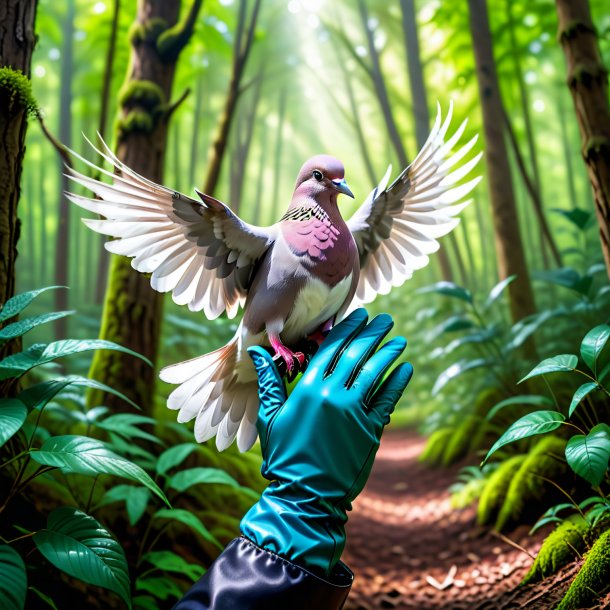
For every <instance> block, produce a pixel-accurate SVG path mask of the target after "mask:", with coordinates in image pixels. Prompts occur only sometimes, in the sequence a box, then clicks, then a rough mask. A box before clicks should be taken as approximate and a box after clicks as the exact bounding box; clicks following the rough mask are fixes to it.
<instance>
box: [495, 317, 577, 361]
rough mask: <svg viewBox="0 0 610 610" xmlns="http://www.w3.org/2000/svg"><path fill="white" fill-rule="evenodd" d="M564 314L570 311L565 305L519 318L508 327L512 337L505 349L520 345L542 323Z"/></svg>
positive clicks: (508, 349)
mask: <svg viewBox="0 0 610 610" xmlns="http://www.w3.org/2000/svg"><path fill="white" fill-rule="evenodd" d="M566 315H570V311H569V310H568V309H566V308H565V307H559V308H557V309H546V310H544V311H542V312H541V313H538V314H533V315H531V316H527V317H526V318H523V320H519V322H517V323H515V324H513V325H512V327H511V329H510V335H511V337H512V339H511V340H510V341H509V342H508V343H507V345H506V348H505V349H506V350H507V351H510V350H513V349H516V348H518V347H521V345H523V344H524V343H525V341H527V339H529V337H531V336H532V335H533V334H534V333H535V332H536V331H537V330H538V329H539V328H540V327H541V326H542V325H543V324H545V323H546V322H548V321H549V320H551V319H553V318H557V317H559V316H566Z"/></svg>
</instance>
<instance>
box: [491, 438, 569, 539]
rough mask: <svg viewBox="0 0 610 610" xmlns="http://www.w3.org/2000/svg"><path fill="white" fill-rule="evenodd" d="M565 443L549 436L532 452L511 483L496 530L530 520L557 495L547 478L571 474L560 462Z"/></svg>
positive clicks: (557, 477) (552, 479)
mask: <svg viewBox="0 0 610 610" xmlns="http://www.w3.org/2000/svg"><path fill="white" fill-rule="evenodd" d="M565 444H566V443H565V440H563V439H561V438H557V437H555V436H547V437H545V438H543V439H541V440H540V441H539V442H538V443H537V444H536V445H535V446H534V447H533V449H531V450H530V452H529V453H528V455H527V456H526V458H525V459H524V460H523V462H522V463H521V465H520V466H519V469H518V470H517V471H516V472H515V474H514V476H513V477H512V479H511V480H510V483H509V486H508V490H507V492H506V497H505V498H504V502H503V503H502V507H501V508H500V510H499V512H498V517H497V519H496V523H495V529H496V530H498V531H503V530H505V529H506V528H508V527H510V526H512V525H514V524H516V523H520V522H522V521H523V520H527V519H531V517H532V515H533V514H535V513H536V511H537V510H539V508H540V506H544V503H545V502H548V500H549V499H550V498H553V497H555V496H556V495H557V493H558V492H557V490H556V489H555V488H554V486H553V485H552V484H549V483H548V482H547V479H548V480H551V481H554V480H556V479H559V478H564V479H565V475H566V474H567V473H568V472H569V470H568V469H567V468H566V466H565V463H564V462H563V461H562V460H561V455H562V454H563V451H564V448H565Z"/></svg>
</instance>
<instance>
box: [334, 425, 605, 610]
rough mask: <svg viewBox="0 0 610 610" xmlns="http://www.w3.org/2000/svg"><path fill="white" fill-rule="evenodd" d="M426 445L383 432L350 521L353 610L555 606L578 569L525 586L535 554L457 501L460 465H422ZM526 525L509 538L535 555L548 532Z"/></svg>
mask: <svg viewBox="0 0 610 610" xmlns="http://www.w3.org/2000/svg"><path fill="white" fill-rule="evenodd" d="M424 443H425V440H424V439H422V438H420V437H418V436H417V435H416V434H415V433H413V432H409V431H394V430H389V431H388V432H387V433H386V434H385V436H384V439H383V442H382V445H381V448H380V450H379V453H378V455H377V459H376V461H375V466H374V468H373V472H372V474H371V478H370V479H369V482H368V484H367V487H366V490H365V491H364V492H363V493H362V494H361V496H360V497H359V498H358V499H357V500H356V502H355V503H354V510H353V513H352V514H351V515H350V519H349V522H348V526H347V540H348V544H347V548H346V551H345V553H344V555H343V560H344V561H345V563H347V565H348V566H350V568H351V569H352V570H353V571H354V573H355V577H356V578H355V583H354V586H353V588H352V592H351V594H350V597H349V599H348V601H347V604H346V606H345V608H346V610H372V609H374V608H375V609H376V608H405V609H407V608H408V609H410V610H414V609H416V610H432V609H435V610H438V609H443V610H462V609H463V610H503V609H505V608H506V609H508V608H541V609H547V608H552V607H553V606H554V605H555V604H556V603H557V601H559V600H560V599H561V597H562V594H563V592H564V591H565V589H566V587H567V583H568V582H569V578H570V575H571V574H573V573H575V569H576V568H575V567H574V566H571V567H570V568H569V569H567V570H564V571H563V572H562V573H560V574H559V575H558V576H556V577H554V578H551V579H547V580H546V581H545V582H544V583H542V584H539V585H536V586H529V587H523V588H517V585H518V584H519V582H520V580H521V579H522V578H523V576H524V575H525V573H526V571H527V569H528V568H529V566H530V565H531V563H532V559H531V558H530V557H529V556H528V555H527V554H526V553H524V552H522V551H520V550H518V549H516V548H514V547H513V546H511V545H510V544H508V543H507V542H505V541H503V540H502V539H501V538H499V537H498V536H497V535H494V534H492V533H490V532H488V531H487V529H482V528H479V527H478V526H477V525H476V519H475V516H476V515H475V509H474V507H470V508H467V509H464V510H459V511H458V510H455V509H453V508H452V507H451V505H450V502H449V493H448V492H447V488H448V487H449V485H451V484H452V483H453V482H454V481H455V475H456V473H457V471H458V470H459V466H457V467H453V468H451V469H438V470H437V469H432V468H430V467H428V466H425V465H423V464H421V463H420V462H419V461H418V456H419V454H420V453H421V451H422V449H423V447H424ZM528 529H529V528H527V527H521V528H518V529H517V530H515V531H513V532H511V533H510V535H509V537H510V539H511V540H513V541H514V542H516V543H518V544H519V545H521V546H523V547H524V548H525V549H527V551H528V552H529V553H530V554H531V555H535V554H536V553H537V552H538V549H539V548H540V544H541V542H542V539H543V535H539V536H538V537H535V538H532V537H529V536H527V531H528ZM452 574H454V575H453V576H452ZM427 577H431V578H433V579H435V580H436V581H437V582H436V585H437V586H436V587H435V586H433V584H431V583H430V582H429V581H428V579H427ZM448 577H449V578H448ZM446 578H448V580H447V582H446V583H445V584H446V585H447V586H446V587H445V588H443V590H440V587H439V585H442V584H443V581H444V580H445V579H446ZM597 607H600V606H597ZM601 607H603V606H601Z"/></svg>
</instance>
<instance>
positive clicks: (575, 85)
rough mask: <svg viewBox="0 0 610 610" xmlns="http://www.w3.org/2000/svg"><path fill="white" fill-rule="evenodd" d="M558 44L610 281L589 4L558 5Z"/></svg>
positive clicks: (609, 110)
mask: <svg viewBox="0 0 610 610" xmlns="http://www.w3.org/2000/svg"><path fill="white" fill-rule="evenodd" d="M556 3H557V15H558V18H559V41H560V43H561V46H562V48H563V51H564V53H565V56H566V60H567V68H568V83H567V84H568V87H569V89H570V93H571V94H572V100H573V101H574V108H575V110H576V118H577V120H578V127H579V128H580V139H581V142H582V155H583V158H584V161H585V164H586V166H587V170H588V173H589V180H590V182H591V186H592V187H593V196H594V198H595V213H596V215H597V221H598V223H599V236H600V241H601V246H602V252H603V255H604V260H605V262H606V271H607V273H608V277H610V106H609V104H608V71H607V70H606V68H605V66H604V64H603V63H602V58H601V54H600V51H599V43H598V40H597V30H596V29H595V26H594V25H593V21H592V20H591V12H590V10H589V2H588V1H587V0H556Z"/></svg>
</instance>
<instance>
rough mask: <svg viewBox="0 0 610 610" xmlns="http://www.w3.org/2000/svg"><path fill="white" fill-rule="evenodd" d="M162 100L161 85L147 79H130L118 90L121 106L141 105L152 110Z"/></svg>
mask: <svg viewBox="0 0 610 610" xmlns="http://www.w3.org/2000/svg"><path fill="white" fill-rule="evenodd" d="M163 102H164V95H163V91H162V89H161V87H159V85H157V84H156V83H153V82H152V81H149V80H130V81H128V82H127V83H125V85H123V87H121V90H120V91H119V103H120V104H121V105H122V106H127V107H130V106H134V105H138V106H142V107H143V108H146V109H147V110H150V111H154V110H155V109H156V108H158V107H159V106H161V105H162V104H163Z"/></svg>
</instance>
